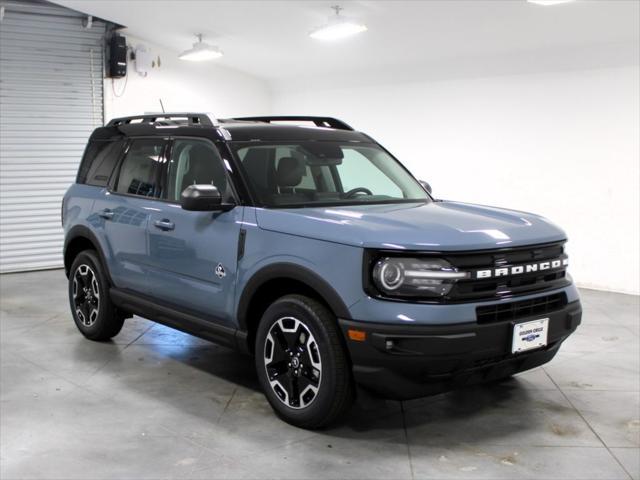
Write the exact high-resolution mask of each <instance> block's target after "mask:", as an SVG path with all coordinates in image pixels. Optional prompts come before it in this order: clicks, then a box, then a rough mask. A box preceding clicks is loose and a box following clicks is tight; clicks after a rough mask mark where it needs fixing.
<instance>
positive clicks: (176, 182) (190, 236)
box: [148, 138, 243, 324]
mask: <svg viewBox="0 0 640 480" xmlns="http://www.w3.org/2000/svg"><path fill="white" fill-rule="evenodd" d="M167 159H168V161H167V162H166V163H165V164H163V165H164V166H165V168H164V171H165V174H164V176H163V178H164V182H163V192H162V199H163V200H164V202H160V203H159V206H158V208H157V209H156V208H154V209H153V211H151V212H149V224H148V232H149V233H148V235H149V262H150V265H151V268H152V274H151V275H150V276H149V279H150V280H149V286H150V288H151V290H152V292H153V295H154V296H156V297H157V298H158V299H161V300H163V301H167V302H169V303H172V304H175V305H178V306H180V307H181V309H182V310H192V311H193V312H194V313H196V314H200V315H203V316H206V317H209V318H211V319H213V320H215V321H218V322H220V323H225V324H231V315H232V314H231V312H232V311H233V299H234V291H235V290H234V289H235V281H236V266H237V255H238V238H239V234H240V229H241V227H242V215H243V207H240V206H237V207H235V208H233V209H232V210H230V211H227V212H190V211H186V210H183V209H182V208H181V207H180V194H181V193H182V191H183V190H184V189H185V188H186V187H187V186H189V185H193V184H213V185H215V186H216V187H218V190H219V191H220V192H221V194H222V196H223V201H225V202H234V203H237V201H236V200H235V199H236V198H237V196H236V194H235V192H234V189H233V186H232V184H231V180H230V175H229V172H228V170H227V169H228V166H227V164H226V163H225V162H224V161H223V160H222V158H221V157H220V154H219V153H218V150H217V148H216V147H215V146H214V144H213V143H212V142H211V141H209V140H206V139H203V138H175V139H173V141H172V143H171V147H170V149H169V152H168V155H167Z"/></svg>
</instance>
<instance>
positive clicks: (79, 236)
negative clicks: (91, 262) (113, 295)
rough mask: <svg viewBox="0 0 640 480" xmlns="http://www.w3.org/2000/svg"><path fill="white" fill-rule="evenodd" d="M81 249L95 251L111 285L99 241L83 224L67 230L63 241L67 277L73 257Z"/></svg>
mask: <svg viewBox="0 0 640 480" xmlns="http://www.w3.org/2000/svg"><path fill="white" fill-rule="evenodd" d="M83 250H93V251H95V252H96V254H97V255H98V258H99V259H100V262H101V263H102V267H103V270H104V272H105V274H106V276H107V279H108V280H109V283H110V284H111V285H113V281H112V280H111V275H110V274H109V269H108V267H107V262H106V259H105V256H104V253H103V251H102V248H101V246H100V242H99V241H98V238H97V237H96V235H95V234H94V233H93V232H92V231H91V230H90V229H89V228H87V227H85V226H84V225H76V226H75V227H73V228H72V229H71V230H69V233H68V234H67V235H66V238H65V241H64V251H63V255H64V272H65V274H66V275H67V277H69V270H70V269H71V264H72V263H73V260H74V258H76V256H77V255H78V254H79V253H80V252H82V251H83Z"/></svg>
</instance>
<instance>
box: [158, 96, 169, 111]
mask: <svg viewBox="0 0 640 480" xmlns="http://www.w3.org/2000/svg"><path fill="white" fill-rule="evenodd" d="M158 100H159V101H160V108H162V113H167V112H165V111H164V105H163V104H162V99H161V98H159V99H158Z"/></svg>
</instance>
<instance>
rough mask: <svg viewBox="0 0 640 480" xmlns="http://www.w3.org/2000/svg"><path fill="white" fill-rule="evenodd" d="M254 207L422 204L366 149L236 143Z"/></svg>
mask: <svg viewBox="0 0 640 480" xmlns="http://www.w3.org/2000/svg"><path fill="white" fill-rule="evenodd" d="M232 149H233V151H234V153H235V155H236V156H237V157H238V159H239V160H240V163H241V165H242V168H243V169H244V172H245V174H246V177H247V178H248V180H249V183H250V184H251V186H252V188H253V190H254V191H255V193H256V195H257V196H258V198H259V199H260V203H262V204H263V205H266V206H272V207H287V206H313V205H320V204H325V205H353V204H373V203H403V202H426V201H428V200H429V196H428V195H427V194H426V192H425V191H424V189H423V188H422V187H421V186H420V184H419V183H418V182H417V181H416V180H415V179H414V178H413V177H412V176H411V175H410V174H409V173H408V172H407V171H406V170H405V169H404V168H403V167H402V166H401V165H400V164H399V163H398V162H397V161H396V160H395V159H394V158H393V157H391V156H390V155H389V154H388V153H386V152H385V151H384V150H382V149H381V148H379V147H378V146H376V145H372V144H355V143H338V142H324V141H322V142H300V143H281V144H266V143H263V142H260V143H257V142H255V143H237V144H234V145H233V147H232Z"/></svg>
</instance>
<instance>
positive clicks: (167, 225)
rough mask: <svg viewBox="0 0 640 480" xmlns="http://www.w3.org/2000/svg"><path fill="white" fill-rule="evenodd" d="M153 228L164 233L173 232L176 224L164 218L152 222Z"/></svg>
mask: <svg viewBox="0 0 640 480" xmlns="http://www.w3.org/2000/svg"><path fill="white" fill-rule="evenodd" d="M153 226H154V227H156V228H159V229H160V230H164V231H165V232H166V231H167V230H173V229H174V228H176V224H175V223H173V222H172V221H171V220H168V219H166V218H163V219H162V220H156V221H155V222H153Z"/></svg>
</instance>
